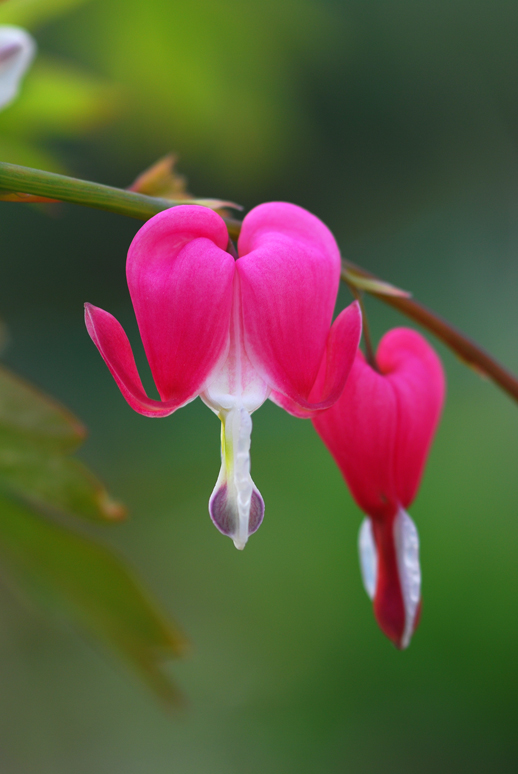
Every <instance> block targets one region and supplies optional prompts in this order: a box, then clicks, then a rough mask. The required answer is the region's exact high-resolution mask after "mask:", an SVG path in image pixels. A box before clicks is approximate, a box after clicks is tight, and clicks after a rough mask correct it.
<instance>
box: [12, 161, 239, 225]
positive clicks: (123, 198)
mask: <svg viewBox="0 0 518 774" xmlns="http://www.w3.org/2000/svg"><path fill="white" fill-rule="evenodd" d="M0 190H4V191H16V192H20V193H27V194H35V195H37V196H47V197H49V198H50V199H58V200H59V201H62V202H72V203H73V204H82V205H83V206H86V207H94V208H96V209H99V210H107V211H108V212H116V213H117V214H119V215H127V216H128V217H130V218H138V219H139V220H148V219H149V218H152V217H153V215H156V214H157V213H158V212H162V210H167V209H169V208H170V207H175V206H177V205H179V204H201V205H203V206H205V207H210V208H211V209H218V208H222V207H224V206H225V204H228V202H222V201H219V200H217V199H178V200H174V199H159V198H157V197H154V196H146V195H145V194H140V193H135V192H134V191H126V190H125V189H123V188H114V187H113V186H110V185H101V184H100V183H91V182H89V181H87V180H78V179H76V178H74V177H67V176H66V175H57V174H55V173H54V172H43V171H42V170H39V169H30V167H20V166H17V165H16V164H7V163H5V162H0ZM227 220H228V221H229V224H228V225H229V227H230V228H233V229H234V230H235V228H234V227H233V223H234V221H233V220H232V219H231V218H228V219H227Z"/></svg>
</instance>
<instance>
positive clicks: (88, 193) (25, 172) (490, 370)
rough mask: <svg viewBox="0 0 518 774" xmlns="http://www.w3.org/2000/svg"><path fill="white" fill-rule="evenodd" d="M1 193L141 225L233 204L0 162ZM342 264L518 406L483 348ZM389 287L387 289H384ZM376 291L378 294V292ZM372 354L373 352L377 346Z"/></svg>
mask: <svg viewBox="0 0 518 774" xmlns="http://www.w3.org/2000/svg"><path fill="white" fill-rule="evenodd" d="M0 190H4V191H15V192H21V193H27V194H34V195H36V196H44V197H48V198H51V199H58V200H59V201H64V202H72V203H74V204H82V205H83V206H86V207H95V208H97V209H100V210H107V211H108V212H116V213H118V214H119V215H127V216H129V217H131V218H138V219H139V220H148V219H149V218H151V217H153V215H156V214H157V213H158V212H162V210H166V209H169V207H174V206H176V205H179V204H201V205H203V206H206V207H210V208H212V209H221V208H224V207H225V204H227V205H228V204H229V203H228V202H222V201H220V200H217V199H185V200H172V199H159V198H156V197H154V196H146V195H145V194H140V193H135V192H133V191H126V190H125V189H121V188H114V187H112V186H109V185H100V184H99V183H90V182H88V181H86V180H77V179H76V178H73V177H67V176H66V175H57V174H54V173H53V172H43V171H41V170H39V169H30V168H29V167H19V166H16V165H15V164H7V163H5V162H0ZM224 221H225V223H226V225H227V229H228V232H229V236H230V237H231V239H234V240H236V239H237V238H238V236H239V232H240V230H241V222H240V221H239V220H234V219H233V218H224ZM342 265H343V271H342V279H343V280H344V281H345V282H346V283H347V284H348V285H349V286H350V285H351V284H354V282H353V279H354V274H356V275H357V276H359V277H360V278H364V280H370V281H373V282H366V283H364V286H363V287H362V288H359V289H361V290H363V291H365V292H366V293H370V295H373V296H376V297H377V298H379V299H380V300H381V301H383V302H384V303H385V304H388V305H389V306H392V307H394V308H396V309H397V310H398V311H400V312H401V313H402V314H404V315H406V316H407V317H409V318H410V319H411V320H414V321H415V322H417V323H419V325H422V326H423V327H424V328H426V329H427V330H429V331H430V332H431V333H433V334H434V335H435V336H437V338H439V339H440V340H441V341H442V342H444V344H446V346H448V347H449V348H450V349H451V350H453V352H455V354H456V355H458V357H459V358H460V359H461V360H463V361H464V362H465V363H467V364H468V365H469V366H471V367H472V368H474V369H475V370H476V371H478V372H479V373H482V374H484V375H485V376H487V377H488V378H489V379H491V380H492V381H493V382H494V383H495V384H496V385H498V386H499V387H500V388H501V389H502V390H504V392H507V394H508V395H510V396H511V398H513V400H515V401H516V402H518V379H517V378H516V377H515V376H514V375H513V374H512V373H511V372H510V371H507V369H505V368H504V367H503V366H502V365H500V363H498V362H497V361H496V360H495V359H494V358H493V357H491V355H490V354H489V353H488V352H486V351H485V350H483V349H482V348H481V347H479V346H478V344H476V343H475V342H474V341H471V339H469V338H468V337H467V336H465V335H464V334H463V333H461V332H460V331H458V330H457V329H456V328H454V327H453V326H452V325H450V324H449V323H448V322H446V320H443V319H442V318H441V317H439V316H438V315H436V314H435V312H432V311H431V310H430V309H427V308H426V307H425V306H423V305H422V304H419V303H418V302H417V301H414V300H413V299H411V298H408V297H405V295H404V294H403V295H397V294H396V295H394V291H397V289H394V288H391V286H390V285H388V284H387V283H384V282H383V280H380V279H379V278H378V277H376V276H375V275H374V274H371V272H369V271H367V270H366V269H362V268H361V267H360V266H356V265H355V264H353V263H350V262H349V261H343V262H342ZM351 270H352V272H351ZM352 278H353V279H352ZM384 285H385V290H383V286H384ZM377 287H378V288H379V290H377V289H376V288H377ZM357 289H358V288H357ZM366 346H367V347H368V346H369V345H368V344H367V345H366ZM370 350H371V352H373V351H372V345H371V346H370ZM373 362H374V361H373Z"/></svg>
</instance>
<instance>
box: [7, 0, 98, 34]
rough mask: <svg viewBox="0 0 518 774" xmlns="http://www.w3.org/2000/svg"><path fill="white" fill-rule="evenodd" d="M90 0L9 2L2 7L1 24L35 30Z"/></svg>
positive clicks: (15, 0) (13, 0)
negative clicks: (16, 25)
mask: <svg viewBox="0 0 518 774" xmlns="http://www.w3.org/2000/svg"><path fill="white" fill-rule="evenodd" d="M85 2H88V0H9V2H8V3H2V4H1V5H0V24H18V25H19V26H20V27H28V28H29V29H34V27H37V26H38V25H39V24H43V23H45V22H47V21H50V19H52V18H53V17H55V16H61V14H63V13H66V12H67V11H68V10H71V9H72V8H75V7H76V6H78V5H83V4H84V3H85Z"/></svg>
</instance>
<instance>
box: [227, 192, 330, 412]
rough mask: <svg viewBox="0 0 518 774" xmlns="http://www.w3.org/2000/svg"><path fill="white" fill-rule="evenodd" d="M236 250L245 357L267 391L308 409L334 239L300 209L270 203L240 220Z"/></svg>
mask: <svg viewBox="0 0 518 774" xmlns="http://www.w3.org/2000/svg"><path fill="white" fill-rule="evenodd" d="M238 249H239V255H240V258H239V260H238V261H237V264H236V265H237V271H238V274H239V279H240V287H241V297H242V304H243V326H244V338H245V347H246V350H247V353H248V356H249V358H250V360H251V362H252V364H253V366H254V368H255V369H256V370H257V372H258V373H259V375H260V376H261V377H262V378H263V379H264V381H266V382H267V383H268V384H269V385H270V386H271V387H272V389H273V390H275V391H276V392H278V393H281V394H282V395H285V396H287V397H288V398H291V399H292V400H294V401H295V402H297V403H299V404H300V405H302V406H304V404H306V405H307V403H308V399H309V395H310V393H311V390H312V388H313V385H314V384H315V380H316V378H317V374H318V372H319V368H320V365H321V362H322V358H323V356H324V352H325V349H326V342H327V338H328V333H329V328H330V326H331V320H332V316H333V310H334V305H335V301H336V294H337V291H338V282H339V277H340V253H339V251H338V247H337V245H336V242H335V240H334V238H333V235H332V234H331V232H330V231H329V229H328V228H327V227H326V226H325V225H324V224H323V223H322V222H321V221H320V220H319V219H318V218H316V217H315V216H314V215H311V214H310V213H309V212H307V211H306V210H303V209H302V208H301V207H297V206H295V205H294V204H286V203H279V202H272V203H269V204H262V205H260V206H259V207H256V208H255V209H254V210H252V211H251V212H250V213H249V214H248V215H247V216H246V218H245V219H244V222H243V228H242V230H241V236H240V238H239V243H238ZM338 381H340V380H338Z"/></svg>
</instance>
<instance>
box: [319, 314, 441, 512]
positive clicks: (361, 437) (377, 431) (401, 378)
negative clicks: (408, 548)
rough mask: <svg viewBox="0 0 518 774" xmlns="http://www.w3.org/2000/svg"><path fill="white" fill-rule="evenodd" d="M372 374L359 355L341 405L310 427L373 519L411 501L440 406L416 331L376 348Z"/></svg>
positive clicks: (434, 375)
mask: <svg viewBox="0 0 518 774" xmlns="http://www.w3.org/2000/svg"><path fill="white" fill-rule="evenodd" d="M376 359H377V361H378V364H379V366H380V369H381V370H382V372H383V373H381V374H380V373H377V372H376V371H374V370H373V369H372V368H371V367H370V366H369V365H367V363H366V362H365V359H364V357H363V355H362V354H361V353H358V355H357V357H356V361H355V363H354V366H353V368H352V371H351V374H350V376H349V379H348V381H347V383H346V385H345V389H344V391H343V393H342V396H341V398H340V399H339V400H338V401H337V403H336V404H335V405H334V406H333V407H332V408H331V409H329V410H328V411H326V412H323V413H321V414H318V415H317V416H316V417H315V418H314V420H313V423H314V425H315V428H316V430H317V432H318V433H319V435H320V436H321V438H322V440H323V441H324V443H325V444H326V446H327V447H328V449H329V450H330V452H331V454H332V455H333V457H334V458H335V460H336V462H337V464H338V466H339V468H340V470H341V471H342V474H343V475H344V477H345V479H346V481H347V483H348V485H349V487H350V489H351V492H352V494H353V496H354V498H355V500H356V502H357V503H358V505H359V506H360V508H362V510H363V511H365V512H366V513H368V514H369V515H370V516H372V517H381V518H383V517H387V516H393V515H394V514H395V513H396V512H397V510H398V508H399V506H400V505H402V506H403V507H404V508H406V507H408V506H409V505H410V503H411V502H412V500H413V498H414V497H415V494H416V491H417V487H418V486H419V482H420V479H421V475H422V472H423V468H424V464H425V461H426V457H427V454H428V451H429V448H430V444H431V442H432V438H433V435H434V432H435V429H436V426H437V422H438V420H439V416H440V412H441V408H442V404H443V400H444V376H443V372H442V366H441V364H440V361H439V358H438V357H437V355H436V354H435V352H434V351H433V349H432V348H431V347H430V345H429V344H428V343H427V342H426V341H425V339H423V337H422V336H420V335H419V334H418V333H416V332H415V331H412V330H409V329H405V328H397V329H395V330H392V331H389V333H387V334H386V335H385V336H384V337H383V339H382V341H381V343H380V345H379V348H378V354H377V358H376Z"/></svg>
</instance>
